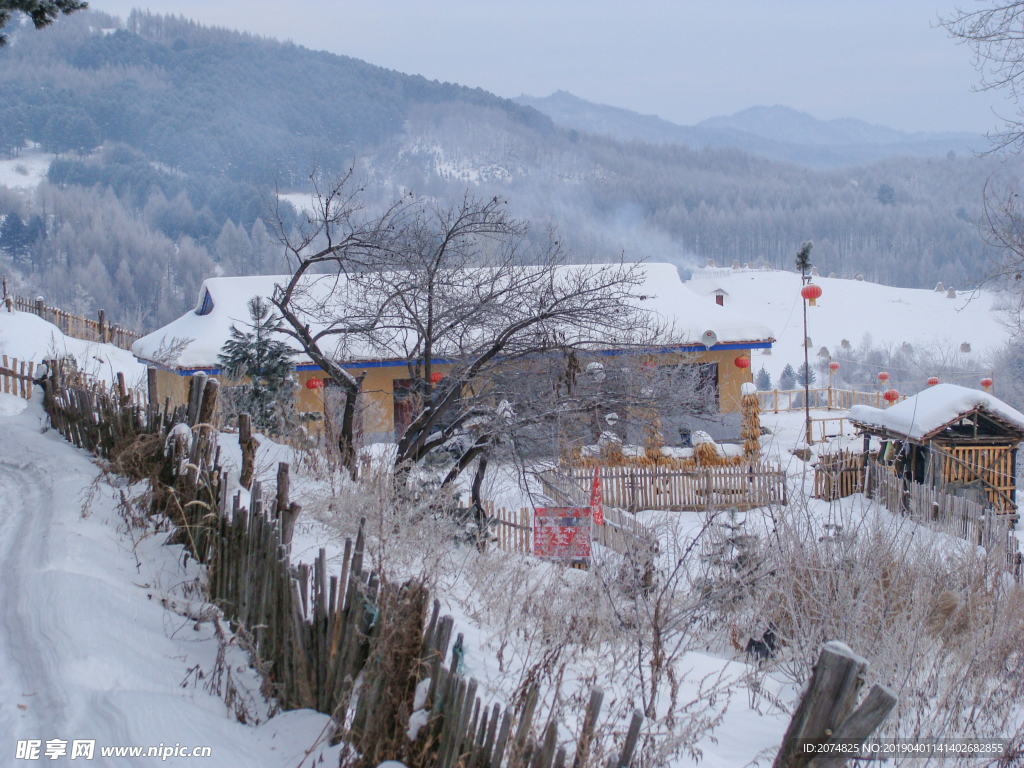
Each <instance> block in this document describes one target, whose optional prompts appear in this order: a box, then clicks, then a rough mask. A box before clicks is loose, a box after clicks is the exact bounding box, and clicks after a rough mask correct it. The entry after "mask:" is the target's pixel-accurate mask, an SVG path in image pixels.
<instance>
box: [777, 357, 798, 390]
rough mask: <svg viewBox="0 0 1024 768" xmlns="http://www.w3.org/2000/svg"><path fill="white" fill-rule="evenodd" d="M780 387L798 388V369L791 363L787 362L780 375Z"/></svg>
mask: <svg viewBox="0 0 1024 768" xmlns="http://www.w3.org/2000/svg"><path fill="white" fill-rule="evenodd" d="M779 389H796V371H794V370H793V366H792V365H790V364H789V363H786V367H785V368H783V369H782V373H781V374H780V375H779Z"/></svg>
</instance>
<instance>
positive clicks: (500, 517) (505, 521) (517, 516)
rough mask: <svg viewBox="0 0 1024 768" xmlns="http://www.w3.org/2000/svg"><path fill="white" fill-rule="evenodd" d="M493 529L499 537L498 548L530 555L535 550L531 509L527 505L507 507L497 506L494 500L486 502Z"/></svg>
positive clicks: (485, 509) (485, 508)
mask: <svg viewBox="0 0 1024 768" xmlns="http://www.w3.org/2000/svg"><path fill="white" fill-rule="evenodd" d="M484 511H485V512H486V514H487V519H488V520H489V522H490V524H491V526H492V531H493V532H494V534H495V536H496V537H497V539H498V549H503V550H504V551H506V552H516V553H519V554H521V555H529V554H531V553H532V551H533V526H532V524H531V521H530V510H528V509H527V508H526V507H520V508H519V509H506V508H505V507H498V506H495V504H494V502H493V501H485V502H484Z"/></svg>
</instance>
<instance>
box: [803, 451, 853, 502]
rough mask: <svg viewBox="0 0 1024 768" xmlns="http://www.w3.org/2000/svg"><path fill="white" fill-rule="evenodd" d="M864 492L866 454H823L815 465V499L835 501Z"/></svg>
mask: <svg viewBox="0 0 1024 768" xmlns="http://www.w3.org/2000/svg"><path fill="white" fill-rule="evenodd" d="M863 490H864V454H862V453H854V452H853V451H840V452H838V453H830V454H822V455H820V456H818V461H817V463H816V464H815V465H814V498H816V499H825V500H826V501H835V500H836V499H845V498H846V497H847V496H851V495H853V494H855V493H861V492H862V491H863Z"/></svg>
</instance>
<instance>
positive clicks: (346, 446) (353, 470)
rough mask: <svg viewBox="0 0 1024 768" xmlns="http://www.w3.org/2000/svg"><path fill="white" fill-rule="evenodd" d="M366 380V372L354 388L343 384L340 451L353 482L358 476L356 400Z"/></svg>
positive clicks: (360, 376) (357, 380) (339, 436)
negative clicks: (343, 397)
mask: <svg viewBox="0 0 1024 768" xmlns="http://www.w3.org/2000/svg"><path fill="white" fill-rule="evenodd" d="M364 378H366V371H363V373H362V374H360V375H359V378H357V379H356V383H355V386H354V387H349V386H347V383H346V382H342V385H343V386H344V389H345V411H344V415H343V416H342V418H341V434H339V435H338V451H339V452H340V453H341V463H342V464H343V465H344V466H345V468H346V469H348V473H349V476H350V477H351V478H352V479H353V480H355V479H356V477H357V475H358V468H357V467H358V462H357V461H356V458H357V456H356V454H357V446H356V439H355V429H356V404H357V403H356V400H357V398H358V397H359V393H360V391H362V388H363V379H364Z"/></svg>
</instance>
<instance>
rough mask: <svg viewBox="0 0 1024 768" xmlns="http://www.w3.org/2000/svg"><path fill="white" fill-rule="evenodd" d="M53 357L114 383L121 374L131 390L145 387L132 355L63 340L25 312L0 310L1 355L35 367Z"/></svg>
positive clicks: (111, 347)
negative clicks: (72, 360) (66, 358)
mask: <svg viewBox="0 0 1024 768" xmlns="http://www.w3.org/2000/svg"><path fill="white" fill-rule="evenodd" d="M53 354H57V355H61V356H71V357H74V358H75V360H76V361H77V362H78V367H79V370H82V371H86V372H87V373H89V374H91V375H93V376H95V377H96V378H98V379H100V380H102V381H106V382H108V383H110V382H113V381H115V380H116V378H117V373H118V372H122V373H124V375H125V380H126V382H127V384H128V386H130V387H136V386H145V381H146V366H144V365H143V364H142V363H140V362H139V361H138V360H136V359H135V355H133V354H132V353H131V352H128V351H127V350H124V349H121V348H120V347H115V346H114V345H113V344H100V343H98V342H95V341H82V340H81V339H74V338H71V337H70V336H65V335H64V334H63V333H61V331H60V329H59V328H57V326H55V325H54V324H53V323H49V322H47V321H45V320H43V319H41V318H40V317H38V316H37V315H33V314H30V313H28V312H8V311H7V310H6V309H4V308H3V307H0V355H7V357H8V360H10V359H13V358H17V359H18V361H19V362H20V361H24V362H33V363H35V364H36V365H38V364H39V363H41V362H42V361H43V359H44V358H46V357H49V356H51V355H53Z"/></svg>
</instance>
